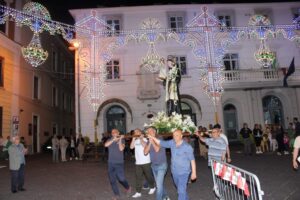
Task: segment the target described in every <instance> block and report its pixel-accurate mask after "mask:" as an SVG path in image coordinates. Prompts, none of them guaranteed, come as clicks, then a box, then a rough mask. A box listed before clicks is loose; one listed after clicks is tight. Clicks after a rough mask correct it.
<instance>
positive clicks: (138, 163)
mask: <svg viewBox="0 0 300 200" xmlns="http://www.w3.org/2000/svg"><path fill="white" fill-rule="evenodd" d="M146 143H147V140H146V139H145V138H144V137H143V134H142V131H141V130H140V129H135V130H134V135H133V138H132V141H131V144H130V149H134V153H135V182H136V183H135V189H136V193H135V194H134V195H133V196H132V197H133V198H139V197H141V196H142V193H141V191H142V185H143V174H144V175H145V178H146V180H147V182H148V184H149V187H150V190H149V193H148V194H153V193H154V192H155V187H154V178H153V175H152V171H151V160H150V155H149V154H147V155H145V154H144V148H145V146H146Z"/></svg>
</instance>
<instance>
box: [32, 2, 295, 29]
mask: <svg viewBox="0 0 300 200" xmlns="http://www.w3.org/2000/svg"><path fill="white" fill-rule="evenodd" d="M298 1H299V0H298ZM36 2H39V3H41V4H42V5H44V6H45V7H46V8H47V9H48V10H49V12H50V15H51V17H52V19H53V20H56V21H60V22H64V23H67V24H74V20H73V18H72V17H71V15H70V14H69V12H68V10H69V9H78V8H96V7H119V6H141V5H154V4H156V5H157V4H161V5H165V4H189V3H194V4H213V3H255V2H256V3H258V2H259V3H262V2H297V0H291V1H290V0H244V1H242V0H191V1H189V0H156V1H154V0H125V1H124V0H123V1H121V0H36ZM299 2H300V1H299Z"/></svg>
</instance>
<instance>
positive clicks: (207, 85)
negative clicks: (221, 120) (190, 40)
mask: <svg viewBox="0 0 300 200" xmlns="http://www.w3.org/2000/svg"><path fill="white" fill-rule="evenodd" d="M221 24H222V23H221V22H220V21H219V20H218V19H217V18H216V17H215V16H213V15H211V14H210V13H209V12H208V10H207V8H206V7H204V8H203V9H202V13H200V14H199V15H198V16H196V17H195V18H194V19H193V20H192V21H191V22H190V23H188V25H187V27H193V28H199V27H201V30H203V33H202V37H199V36H198V35H197V34H199V33H191V34H193V35H196V36H198V37H197V38H200V39H201V40H200V43H199V45H198V46H196V49H197V51H196V53H197V54H199V57H200V59H201V62H200V64H201V67H200V80H201V81H202V82H203V90H204V91H205V92H206V93H207V94H208V96H209V97H210V98H211V100H212V102H213V105H214V110H215V121H216V122H218V114H217V105H218V104H219V102H220V99H221V96H222V92H223V91H224V90H223V87H222V85H223V81H224V77H223V74H222V64H221V62H222V58H223V56H224V53H225V51H224V50H223V49H222V45H221V44H222V38H223V36H224V34H227V33H222V32H220V28H221ZM217 29H218V30H217ZM222 31H223V30H222Z"/></svg>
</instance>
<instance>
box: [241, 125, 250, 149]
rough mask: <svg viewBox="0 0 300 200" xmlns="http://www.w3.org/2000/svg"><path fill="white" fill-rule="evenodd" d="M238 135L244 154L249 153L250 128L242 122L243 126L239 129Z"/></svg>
mask: <svg viewBox="0 0 300 200" xmlns="http://www.w3.org/2000/svg"><path fill="white" fill-rule="evenodd" d="M240 136H241V139H242V142H243V144H244V154H245V155H251V144H252V141H251V137H252V130H251V129H250V128H248V124H247V123H244V125H243V128H242V129H241V130H240Z"/></svg>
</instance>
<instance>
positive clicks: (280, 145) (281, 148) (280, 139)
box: [273, 125, 284, 156]
mask: <svg viewBox="0 0 300 200" xmlns="http://www.w3.org/2000/svg"><path fill="white" fill-rule="evenodd" d="M273 128H274V129H273V131H274V133H275V138H276V141H277V145H278V149H277V155H279V156H281V155H282V153H283V152H284V143H283V136H284V130H283V128H282V126H281V125H275V126H274V127H273Z"/></svg>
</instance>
